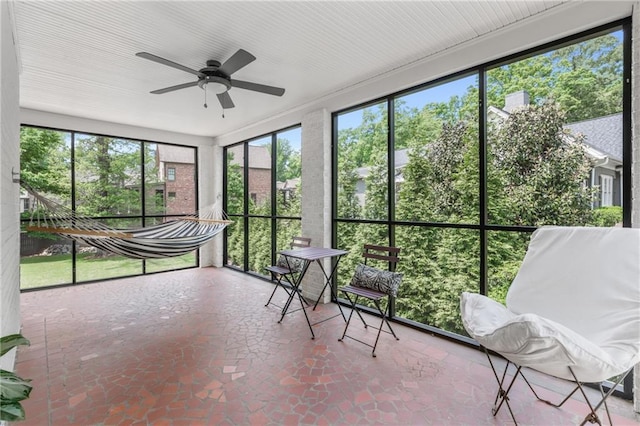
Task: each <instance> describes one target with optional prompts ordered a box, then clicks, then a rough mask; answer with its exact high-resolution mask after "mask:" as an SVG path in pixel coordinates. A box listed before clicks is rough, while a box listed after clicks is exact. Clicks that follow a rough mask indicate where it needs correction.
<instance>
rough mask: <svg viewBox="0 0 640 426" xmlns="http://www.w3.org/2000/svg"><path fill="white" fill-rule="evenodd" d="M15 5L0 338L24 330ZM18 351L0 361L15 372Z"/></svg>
mask: <svg viewBox="0 0 640 426" xmlns="http://www.w3.org/2000/svg"><path fill="white" fill-rule="evenodd" d="M10 7H11V5H10V4H9V3H8V2H6V1H3V2H0V44H1V46H2V47H1V50H0V81H1V83H0V93H1V94H2V97H1V101H0V147H1V148H2V149H1V150H0V176H1V178H0V313H1V314H0V315H1V321H2V322H0V335H2V336H5V335H7V334H12V333H17V332H19V331H20V250H16V247H20V227H19V220H20V206H19V200H20V186H19V185H18V184H17V183H14V182H13V179H12V171H16V172H18V171H19V170H20V121H19V114H20V107H19V99H20V94H19V89H18V87H19V79H18V59H17V52H16V48H15V46H14V43H13V40H14V38H13V25H12V18H11V11H10ZM14 358H15V350H14V351H11V352H10V353H9V354H7V355H5V356H3V357H2V358H1V359H0V366H1V367H2V368H4V369H8V370H12V369H13V365H14Z"/></svg>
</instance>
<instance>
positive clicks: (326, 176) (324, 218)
mask: <svg viewBox="0 0 640 426" xmlns="http://www.w3.org/2000/svg"><path fill="white" fill-rule="evenodd" d="M302 235H303V236H305V237H310V238H311V245H313V246H318V247H331V114H329V112H328V111H327V110H325V109H321V110H317V111H314V112H311V113H309V114H307V115H305V116H304V117H303V118H302ZM324 267H325V270H326V271H327V273H328V272H330V270H331V262H330V260H325V263H324ZM324 282H325V280H324V277H323V275H322V271H320V270H319V268H318V266H317V265H312V266H311V267H310V268H309V271H308V272H307V275H306V276H305V278H304V281H303V283H302V292H303V295H304V296H305V297H306V298H308V299H310V300H314V301H315V300H316V299H317V298H318V296H319V295H320V291H321V290H322V286H323V285H324ZM329 301H331V293H330V291H329V290H328V289H327V291H325V293H324V296H323V297H322V299H321V300H320V302H321V303H328V302H329Z"/></svg>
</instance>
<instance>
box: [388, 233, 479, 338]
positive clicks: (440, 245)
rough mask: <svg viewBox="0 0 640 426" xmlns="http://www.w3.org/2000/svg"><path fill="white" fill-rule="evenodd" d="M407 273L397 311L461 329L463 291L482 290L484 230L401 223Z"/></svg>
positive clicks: (399, 235)
mask: <svg viewBox="0 0 640 426" xmlns="http://www.w3.org/2000/svg"><path fill="white" fill-rule="evenodd" d="M396 238H397V246H398V247H401V248H402V251H401V252H400V262H398V272H402V273H403V274H404V276H403V279H402V285H401V287H400V289H399V290H398V298H397V299H396V316H398V317H402V318H406V319H409V320H412V321H416V322H419V323H423V324H428V325H432V326H435V327H438V328H440V329H442V330H446V331H450V332H453V333H457V334H460V335H467V333H466V331H465V330H464V327H463V326H462V320H461V319H460V293H462V292H463V291H472V292H476V293H477V292H478V291H479V290H480V278H479V276H480V275H479V274H480V232H479V231H477V230H469V229H446V228H429V227H418V226H398V227H397V228H396Z"/></svg>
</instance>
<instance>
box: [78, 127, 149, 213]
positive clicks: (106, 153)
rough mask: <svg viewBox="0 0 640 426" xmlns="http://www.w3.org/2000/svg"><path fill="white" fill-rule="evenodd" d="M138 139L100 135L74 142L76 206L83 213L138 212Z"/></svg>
mask: <svg viewBox="0 0 640 426" xmlns="http://www.w3.org/2000/svg"><path fill="white" fill-rule="evenodd" d="M140 149H141V145H140V143H139V142H132V141H128V140H122V139H117V138H109V137H104V136H89V135H86V137H84V138H81V139H80V138H79V139H78V140H77V141H76V146H75V151H76V155H75V159H76V160H75V162H76V165H75V171H76V200H77V207H76V210H77V212H78V213H80V214H81V215H85V216H105V215H120V214H140V213H141V202H140V200H141V192H140V186H141V183H142V182H141V170H140V158H141V154H140Z"/></svg>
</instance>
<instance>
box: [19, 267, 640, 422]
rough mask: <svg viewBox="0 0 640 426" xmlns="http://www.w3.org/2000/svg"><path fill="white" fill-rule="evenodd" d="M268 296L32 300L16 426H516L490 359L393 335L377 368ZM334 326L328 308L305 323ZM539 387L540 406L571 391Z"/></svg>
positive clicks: (208, 291) (206, 279)
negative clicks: (23, 415)
mask: <svg viewBox="0 0 640 426" xmlns="http://www.w3.org/2000/svg"><path fill="white" fill-rule="evenodd" d="M271 290H272V286H271V284H270V283H267V282H265V281H261V280H258V279H254V278H251V277H248V276H246V275H244V274H241V273H239V272H236V271H232V270H229V269H214V268H202V269H191V270H186V271H181V272H170V273H163V274H156V275H151V276H146V277H139V278H129V279H122V280H114V281H107V282H101V283H94V284H88V285H80V286H76V287H65V288H58V289H50V290H44V291H39V292H31V293H24V294H22V299H21V309H22V318H23V334H24V335H25V336H26V337H27V338H28V339H30V340H31V342H32V345H31V346H30V347H28V348H26V347H25V348H21V349H20V351H19V353H18V363H17V366H16V370H17V372H18V374H20V375H21V376H23V377H27V378H31V379H33V386H34V389H33V392H32V394H31V398H30V399H28V400H27V401H26V402H25V404H24V406H25V409H26V411H27V420H26V421H25V422H22V423H20V424H21V425H24V426H27V425H298V424H308V425H352V424H381V425H382V424H396V425H430V424H433V425H461V424H468V425H502V424H512V423H513V422H512V421H511V418H510V416H509V414H508V412H507V411H506V410H505V411H501V412H500V413H498V416H497V417H495V418H494V417H493V416H492V415H491V407H492V405H493V397H494V391H495V386H494V378H493V375H492V374H493V373H492V372H491V370H490V369H489V367H488V362H487V360H486V357H485V356H484V354H482V353H481V352H480V351H478V350H476V349H473V348H469V347H467V346H465V345H462V344H457V343H454V342H451V341H448V340H445V339H442V338H439V337H435V336H432V335H429V334H428V333H423V332H419V331H417V330H413V329H410V328H407V327H402V326H400V325H397V326H395V327H394V329H395V331H396V333H397V334H398V336H399V337H400V341H395V339H393V338H392V337H391V336H389V335H385V334H383V335H382V336H381V338H380V339H381V340H380V343H379V344H378V349H377V351H376V352H377V354H378V357H377V358H373V357H371V355H370V348H368V347H366V346H364V345H362V344H359V343H358V342H355V341H352V340H346V341H345V342H338V337H339V336H340V335H341V333H342V328H343V324H344V322H343V320H342V319H341V318H340V317H337V318H334V319H331V320H329V321H326V322H323V323H321V324H318V325H317V326H315V327H314V331H315V333H316V339H315V340H311V338H310V337H311V336H310V332H309V329H308V327H307V324H306V323H305V321H304V317H303V314H302V312H301V311H298V312H295V313H292V314H289V315H287V316H286V317H285V319H284V321H283V322H282V323H280V324H279V323H278V322H277V321H278V319H279V314H278V309H277V308H275V307H272V306H269V307H265V306H264V303H265V302H266V300H267V298H268V296H269V294H270V292H271ZM278 291H279V293H277V297H279V298H280V302H279V303H280V304H281V303H282V302H283V301H284V295H285V293H284V292H283V291H282V290H278ZM336 312H337V306H336V305H334V304H328V305H323V306H320V307H319V308H318V310H316V311H310V310H309V315H310V317H311V320H312V321H317V320H319V319H323V318H325V317H328V316H330V315H333V314H335V313H336ZM359 330H361V331H359ZM350 331H351V328H350ZM355 331H356V332H359V333H361V337H362V338H364V339H368V338H373V332H372V331H371V329H369V331H365V330H364V328H361V327H356V329H355ZM498 363H500V362H499V361H498ZM534 373H535V372H534ZM531 379H532V381H533V382H534V383H536V384H538V385H539V386H540V392H539V393H540V394H541V396H543V397H549V398H556V400H558V398H560V395H559V394H557V392H558V391H564V390H566V389H568V387H567V384H566V383H564V382H561V381H557V380H554V379H550V378H548V377H546V376H542V375H536V374H532V376H531ZM575 398H576V399H573V398H572V399H571V400H570V401H569V402H567V403H566V404H565V406H563V407H562V408H561V409H555V408H551V407H547V406H546V405H544V404H542V403H540V402H536V401H535V400H534V399H533V398H532V397H531V396H530V391H529V390H528V389H527V388H526V385H524V384H522V383H521V382H520V383H519V384H518V385H516V386H514V389H513V390H512V397H511V404H512V407H513V409H514V412H515V414H516V417H517V418H518V421H519V423H521V424H531V425H566V424H578V423H579V422H580V421H581V420H582V418H583V417H584V415H586V408H585V404H584V403H583V402H580V401H579V400H578V399H577V397H575ZM610 405H611V408H612V412H613V417H614V423H615V424H617V425H629V424H638V421H639V419H640V417H638V416H637V415H635V414H634V413H633V410H632V405H631V403H630V402H629V401H623V400H621V399H618V398H615V399H614V400H613V401H612V403H611V404H610ZM601 414H602V415H604V413H601Z"/></svg>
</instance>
